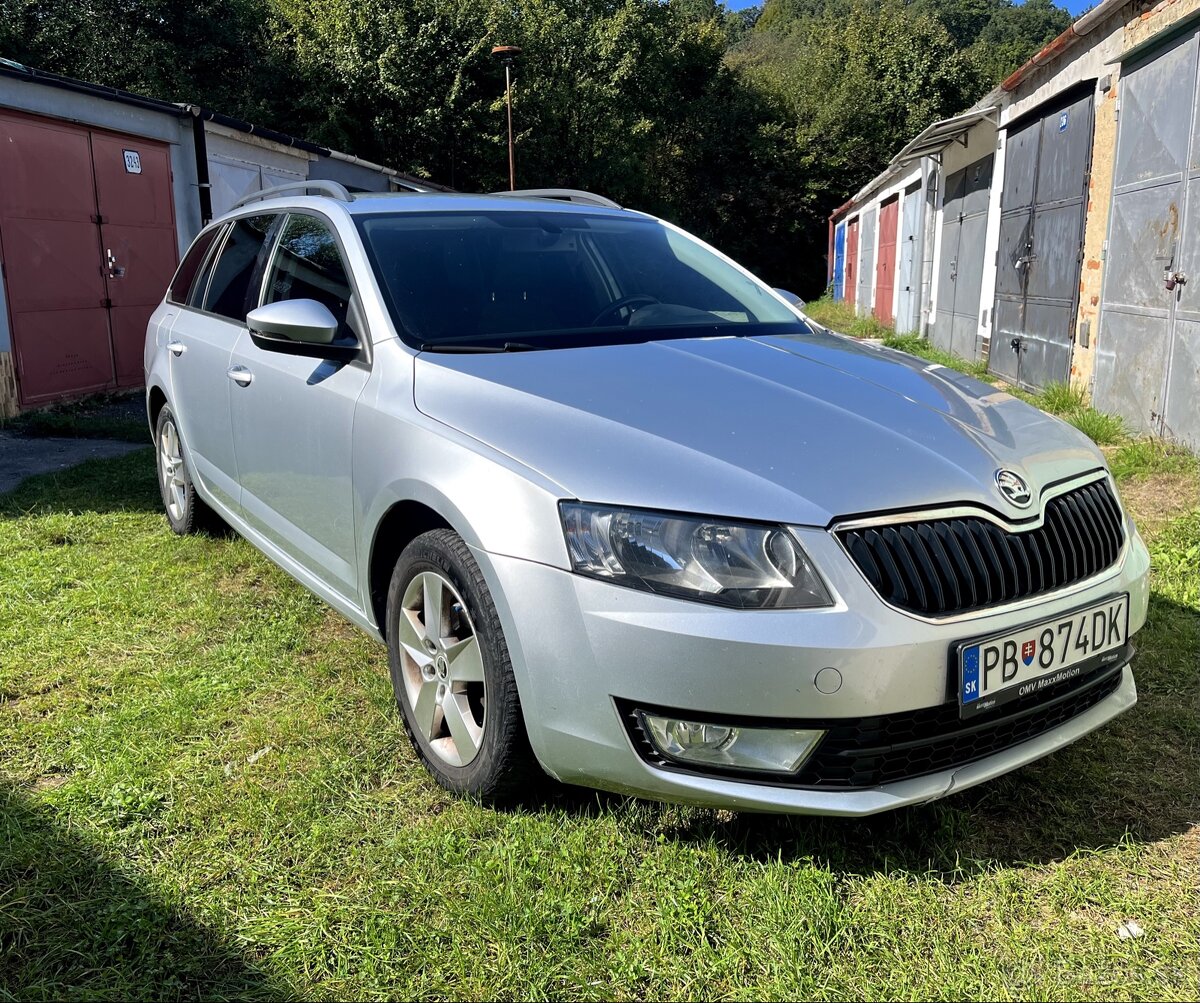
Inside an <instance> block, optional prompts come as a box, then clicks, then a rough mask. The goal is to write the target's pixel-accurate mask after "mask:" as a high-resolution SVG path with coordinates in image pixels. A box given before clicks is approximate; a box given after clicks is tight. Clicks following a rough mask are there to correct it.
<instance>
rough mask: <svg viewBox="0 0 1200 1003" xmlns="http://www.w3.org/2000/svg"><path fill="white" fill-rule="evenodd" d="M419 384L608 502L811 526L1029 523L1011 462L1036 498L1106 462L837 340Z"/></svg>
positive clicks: (481, 370) (1037, 420)
mask: <svg viewBox="0 0 1200 1003" xmlns="http://www.w3.org/2000/svg"><path fill="white" fill-rule="evenodd" d="M415 379H416V386H415V398H416V405H417V407H418V409H419V410H420V411H422V412H423V413H424V414H426V415H428V416H429V417H431V418H434V419H436V420H438V421H440V422H444V423H445V424H447V425H450V426H452V427H454V428H456V429H458V430H459V431H461V432H463V433H465V434H467V435H469V436H472V437H474V438H475V439H478V440H479V441H481V442H484V443H486V444H488V445H489V446H491V447H493V448H495V449H497V450H500V451H501V452H503V453H505V454H507V455H509V456H511V457H512V458H513V459H515V460H517V461H519V462H520V463H522V464H524V465H525V466H527V467H529V468H532V469H534V470H536V471H538V472H539V473H541V474H542V475H543V476H545V477H547V478H549V479H550V480H552V481H554V482H555V483H557V484H559V485H561V488H562V491H563V494H564V497H572V498H578V499H581V500H584V501H591V502H607V503H612V504H618V505H628V506H638V507H645V508H656V509H666V510H673V511H681V512H697V513H702V514H708V515H721V516H732V517H741V518H747V519H761V520H770V521H778V522H784V523H791V524H796V525H808V526H826V525H828V524H829V523H830V522H832V521H834V520H835V519H836V518H838V517H844V516H849V515H860V514H863V513H868V512H876V511H884V510H889V511H890V510H898V509H909V508H919V507H925V506H931V505H943V504H947V503H964V502H972V503H976V504H980V505H983V506H985V507H988V508H990V509H993V510H995V511H996V512H998V513H999V514H1001V515H1004V516H1006V517H1008V518H1010V519H1014V520H1017V519H1022V518H1029V517H1030V511H1029V510H1025V511H1022V510H1021V509H1018V508H1016V507H1014V506H1012V505H1011V504H1010V503H1009V502H1008V501H1007V499H1005V498H1004V497H1003V496H1002V495H1001V494H1000V492H999V490H998V489H997V487H996V480H995V474H996V471H997V470H998V469H999V468H1001V467H1007V468H1009V469H1011V470H1015V471H1016V472H1018V473H1019V474H1021V475H1022V476H1023V477H1025V479H1026V480H1027V481H1028V482H1029V484H1030V486H1031V488H1032V489H1033V491H1034V497H1035V498H1036V497H1037V494H1038V492H1039V491H1040V490H1041V489H1042V488H1044V487H1046V486H1047V485H1049V484H1052V483H1054V482H1056V481H1061V480H1062V479H1064V478H1065V477H1070V476H1072V475H1075V474H1079V473H1083V472H1085V471H1089V470H1094V469H1096V468H1098V467H1100V466H1102V465H1103V457H1102V455H1101V454H1100V453H1099V451H1098V450H1097V449H1096V448H1095V446H1094V445H1092V443H1091V442H1090V440H1088V439H1087V438H1085V437H1084V436H1083V435H1082V434H1081V433H1080V432H1078V431H1077V430H1076V429H1074V428H1072V427H1071V426H1069V425H1067V424H1066V423H1064V422H1061V421H1059V420H1057V419H1055V418H1051V417H1049V416H1048V415H1046V414H1043V413H1042V412H1041V411H1039V410H1037V409H1036V408H1033V407H1030V406H1029V405H1027V404H1025V403H1023V402H1021V401H1019V400H1017V399H1015V398H1014V397H1012V396H1011V395H1009V394H1007V393H1003V392H1001V391H998V390H996V389H995V388H994V387H991V386H989V385H987V384H985V383H981V382H980V381H978V380H975V379H972V378H970V377H968V376H964V375H963V374H961V373H958V372H956V371H955V370H952V369H947V368H945V367H943V366H937V365H933V364H929V363H926V362H924V361H923V360H920V359H915V358H913V357H911V356H908V355H904V354H902V353H899V352H894V351H892V350H890V349H885V348H882V347H879V346H877V345H873V344H869V343H864V342H858V341H855V340H853V339H850V338H845V337H843V336H840V335H834V334H830V333H826V332H816V333H813V334H802V335H789V336H776V337H767V338H710V339H690V340H679V341H659V342H649V343H645V344H637V345H612V346H600V347H587V348H571V349H559V350H547V351H533V352H521V353H495V354H471V355H449V354H433V353H422V354H421V355H419V356H418V357H417V362H416V374H415ZM1033 511H1036V507H1035V509H1034V510H1033Z"/></svg>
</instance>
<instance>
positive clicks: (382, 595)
mask: <svg viewBox="0 0 1200 1003" xmlns="http://www.w3.org/2000/svg"><path fill="white" fill-rule="evenodd" d="M432 529H450V530H453V531H454V532H456V533H458V534H459V536H462V533H461V531H460V530H459V529H458V528H457V527H456V526H454V525H453V524H452V523H451V521H450V520H449V519H447V518H446V517H445V516H444V515H443V514H442V513H441V512H440V511H438V510H437V509H435V508H434V507H432V506H431V505H428V504H426V503H425V502H422V501H417V500H416V499H413V498H409V499H405V500H402V501H396V502H394V503H393V504H392V505H391V506H390V507H389V508H388V509H387V511H385V512H384V513H383V516H382V517H381V518H380V519H379V522H378V523H377V524H376V526H375V532H374V534H373V535H372V537H371V550H370V557H369V559H368V561H367V581H366V588H367V607H368V610H369V612H370V613H371V614H372V615H373V616H374V618H375V624H376V626H377V627H378V628H379V633H380V634H386V632H387V594H388V585H389V584H390V582H391V579H392V571H393V569H394V568H395V566H396V561H397V560H398V559H399V557H400V554H401V553H402V552H403V551H404V548H405V547H407V546H408V545H409V544H410V543H411V542H412V541H413V540H415V539H416V538H417V537H418V536H420V535H421V534H422V533H428V532H429V531H430V530H432Z"/></svg>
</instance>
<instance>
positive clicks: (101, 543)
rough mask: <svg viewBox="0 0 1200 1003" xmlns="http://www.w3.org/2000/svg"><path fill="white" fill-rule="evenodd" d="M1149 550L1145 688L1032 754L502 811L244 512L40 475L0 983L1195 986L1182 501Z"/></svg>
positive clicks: (20, 563)
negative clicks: (441, 767)
mask: <svg viewBox="0 0 1200 1003" xmlns="http://www.w3.org/2000/svg"><path fill="white" fill-rule="evenodd" d="M1164 455H1168V456H1169V457H1170V458H1169V459H1163V458H1161V457H1156V456H1152V455H1151V454H1150V453H1149V451H1148V450H1147V449H1146V448H1145V447H1142V446H1140V445H1138V446H1136V447H1134V446H1127V447H1124V451H1123V452H1119V453H1118V454H1117V456H1118V457H1119V460H1118V463H1117V467H1118V470H1120V471H1123V473H1122V475H1121V476H1124V477H1146V476H1153V475H1154V474H1153V471H1160V470H1162V469H1164V468H1169V469H1170V470H1172V471H1174V470H1176V469H1177V468H1176V466H1175V465H1176V464H1177V463H1179V462H1181V461H1178V460H1177V459H1176V458H1174V454H1164ZM1156 465H1157V466H1156ZM1148 471H1149V472H1150V473H1148ZM1151 548H1152V551H1153V558H1154V567H1155V572H1154V578H1153V589H1154V591H1153V597H1152V600H1151V607H1150V619H1149V622H1148V624H1147V626H1146V628H1145V630H1144V631H1143V632H1142V633H1141V634H1140V635H1139V638H1138V640H1139V647H1140V652H1139V656H1138V660H1137V663H1136V666H1137V677H1138V686H1139V691H1140V703H1139V705H1138V707H1137V708H1136V709H1135V710H1133V711H1131V712H1130V713H1128V714H1126V715H1124V716H1123V717H1122V718H1120V719H1118V720H1117V721H1115V722H1113V723H1112V724H1111V725H1110V726H1109V727H1107V728H1105V729H1103V730H1102V731H1101V732H1099V733H1097V734H1094V735H1092V736H1090V737H1088V738H1086V739H1085V740H1083V741H1081V742H1079V743H1077V744H1075V745H1073V746H1071V747H1069V748H1067V749H1064V750H1062V751H1061V752H1059V753H1057V754H1056V755H1055V756H1053V757H1051V758H1049V759H1047V760H1044V761H1042V762H1040V763H1037V764H1035V765H1032V766H1030V767H1027V768H1026V769H1024V770H1022V771H1020V772H1019V773H1017V774H1015V775H1011V776H1009V777H1006V778H1002V779H1001V780H999V781H995V782H993V783H990V784H987V785H984V786H983V787H980V788H976V789H974V790H972V791H968V792H966V793H964V794H960V795H957V796H955V797H952V798H949V799H947V800H944V801H941V802H936V803H934V804H932V805H928V806H925V807H921V808H916V809H911V810H905V811H901V812H895V813H891V814H887V815H883V816H879V817H876V818H874V819H870V820H867V821H839V820H828V819H827V820H819V819H803V818H775V817H770V816H754V815H735V814H732V813H728V812H714V811H708V810H701V809H692V808H680V807H672V806H662V805H656V804H651V803H646V802H639V801H635V800H631V799H625V798H620V797H613V796H604V795H598V794H593V793H590V792H586V791H580V790H576V789H558V790H553V789H552V790H551V792H550V793H549V794H544V795H542V796H540V798H531V799H530V800H529V801H528V803H527V804H525V805H524V806H522V807H519V808H516V809H512V810H506V811H494V810H489V809H486V808H482V807H480V806H478V805H475V804H471V803H469V802H465V801H459V800H456V799H454V798H452V797H450V796H449V795H447V794H445V793H444V792H442V791H441V790H440V789H439V788H437V787H436V786H434V784H433V783H432V782H431V781H430V780H429V779H428V778H427V776H426V775H425V774H424V772H423V771H422V770H421V769H420V768H419V767H418V765H417V763H416V761H415V759H414V757H413V755H412V753H411V751H410V749H409V747H408V744H407V742H406V740H405V737H404V734H403V729H402V727H401V726H400V724H399V721H398V718H397V713H396V710H395V706H394V703H393V700H392V695H391V691H390V685H389V683H388V681H387V673H386V659H385V656H384V652H383V650H382V649H381V648H380V647H379V646H378V645H376V644H375V643H374V642H372V641H371V640H369V639H368V638H366V637H365V636H364V635H361V634H360V633H358V632H357V631H355V630H354V629H353V628H351V627H349V626H348V625H346V624H345V623H344V622H343V621H341V620H340V619H339V618H338V617H337V616H336V615H335V614H333V613H331V612H330V611H328V610H327V609H326V608H324V607H323V606H322V604H321V603H320V602H319V601H318V600H316V599H315V598H313V597H312V596H310V595H309V594H308V593H307V592H305V591H304V590H303V589H302V588H300V587H299V586H298V585H296V584H295V583H293V582H292V581H291V580H290V579H288V578H287V577H286V576H285V575H284V574H283V573H282V572H280V571H278V570H277V569H276V568H274V566H272V565H271V564H269V563H268V562H267V561H266V560H265V559H264V558H263V557H261V556H260V555H259V554H258V553H257V552H256V551H255V550H254V549H253V548H251V547H250V546H249V545H248V544H247V543H245V542H244V541H243V540H241V539H238V538H236V537H232V536H230V537H205V536H200V537H190V538H186V539H179V538H176V537H174V536H172V535H171V534H170V533H169V532H168V530H167V528H166V524H165V521H164V519H163V517H162V516H161V514H160V512H159V501H158V498H157V494H156V490H155V484H154V476H153V468H152V457H151V453H150V451H149V450H148V449H147V450H141V451H137V452H135V453H132V454H130V455H128V456H126V457H123V458H120V459H117V460H111V461H101V462H92V463H89V464H86V465H84V466H82V467H79V468H77V469H75V470H73V471H69V472H67V473H64V474H61V475H56V476H49V477H44V478H39V479H35V480H33V481H30V482H27V483H26V485H25V486H24V487H22V488H21V489H19V491H18V492H16V493H14V494H12V495H7V496H0V567H2V568H3V569H4V588H3V590H0V748H3V749H4V755H3V756H2V757H0V973H2V974H0V998H19V999H60V998H65V997H70V998H85V997H86V998H88V999H112V1000H124V999H130V998H134V999H141V998H159V997H165V998H179V997H185V996H186V997H189V998H190V997H205V998H249V999H282V998H294V997H305V998H318V999H389V998H390V999H400V998H404V999H408V998H412V999H433V998H439V999H440V998H447V997H450V998H459V997H461V998H472V999H483V998H497V997H499V998H528V999H547V998H574V999H613V998H618V999H665V998H705V999H761V998H789V999H798V998H810V997H811V998H846V999H868V998H881V997H886V998H912V997H919V998H938V999H961V998H993V999H994V998H1056V999H1081V1000H1082V999H1094V998H1134V999H1160V998H1164V999H1185V998H1195V997H1196V995H1197V993H1198V992H1200V910H1197V908H1196V902H1197V894H1198V890H1200V831H1198V830H1197V828H1196V821H1197V819H1200V771H1198V770H1197V769H1196V763H1197V756H1198V752H1200V749H1198V746H1200V686H1198V684H1197V671H1196V668H1197V658H1198V653H1200V581H1198V577H1197V575H1196V567H1197V565H1198V563H1200V511H1193V512H1188V513H1185V514H1184V515H1182V516H1180V517H1178V518H1174V519H1172V520H1171V521H1169V522H1168V523H1166V525H1165V526H1164V527H1163V528H1162V529H1160V530H1159V531H1158V532H1157V533H1156V535H1155V536H1154V538H1153V539H1152V540H1151ZM1125 919H1134V920H1136V921H1137V922H1138V923H1139V924H1140V925H1141V926H1142V927H1143V928H1144V930H1145V931H1146V932H1145V935H1144V936H1143V937H1141V938H1140V939H1137V940H1131V941H1123V940H1120V939H1119V938H1118V936H1117V926H1118V924H1119V923H1120V922H1122V921H1123V920H1125Z"/></svg>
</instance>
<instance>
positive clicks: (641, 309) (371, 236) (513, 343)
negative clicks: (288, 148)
mask: <svg viewBox="0 0 1200 1003" xmlns="http://www.w3.org/2000/svg"><path fill="white" fill-rule="evenodd" d="M358 226H359V229H360V232H361V233H362V237H363V242H364V244H365V245H366V248H367V253H368V255H369V257H370V259H371V263H372V266H373V267H374V269H375V272H376V275H377V276H378V278H379V282H380V285H381V286H382V288H383V290H384V293H385V295H386V297H387V300H388V306H389V308H390V309H391V312H392V319H393V320H394V321H395V323H396V326H397V328H398V329H399V330H400V332H401V334H402V336H403V337H404V338H405V340H406V341H409V342H410V343H412V344H414V345H416V346H420V347H423V348H426V349H430V350H437V349H439V348H441V349H442V350H449V349H452V348H454V347H461V348H464V349H467V350H470V349H472V348H478V349H480V350H488V349H493V350H494V349H502V348H507V349H508V350H514V349H528V348H560V347H572V346H579V345H585V344H586V345H595V344H606V343H617V342H633V341H652V340H660V339H664V338H685V337H705V336H720V335H754V334H788V333H794V332H803V331H806V330H807V328H806V327H805V325H804V324H803V322H802V321H801V320H800V319H799V318H798V317H797V316H796V314H795V313H793V312H792V311H791V309H789V308H788V307H787V306H785V305H784V304H783V303H781V302H780V301H779V300H778V299H776V298H775V297H774V295H773V294H771V293H770V292H769V291H767V290H766V289H764V288H763V287H762V286H760V285H759V284H758V283H757V282H755V281H753V280H752V279H750V278H748V277H747V276H745V275H744V274H742V273H741V272H740V271H739V270H738V269H736V268H734V267H732V266H731V265H729V264H728V263H727V262H725V261H723V260H721V258H719V257H718V256H717V255H715V254H713V253H712V252H711V251H709V250H708V249H706V248H705V247H704V246H702V245H701V244H699V243H698V242H696V241H695V240H691V239H689V238H688V237H685V236H683V235H681V234H679V233H676V232H675V231H673V230H671V229H669V228H668V227H665V226H663V225H662V224H661V223H658V222H656V221H655V220H651V219H645V218H641V217H636V216H629V217H617V216H599V215H596V216H592V215H585V214H582V213H564V212H554V211H553V210H548V211H545V212H538V211H529V212H524V211H511V210H505V211H499V212H482V213H464V212H448V213H397V214H391V215H372V216H364V217H360V218H359V219H358Z"/></svg>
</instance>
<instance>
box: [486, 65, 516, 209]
mask: <svg viewBox="0 0 1200 1003" xmlns="http://www.w3.org/2000/svg"><path fill="white" fill-rule="evenodd" d="M520 54H521V49H520V47H519V46H516V45H497V46H495V47H494V48H493V49H492V57H493V58H495V59H498V60H500V62H502V63H503V64H504V100H505V102H506V103H507V104H508V190H509V191H510V192H515V191H516V190H517V166H516V160H515V158H514V156H513V126H512V64H513V60H515V59H516V58H517V56H519V55H520Z"/></svg>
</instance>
